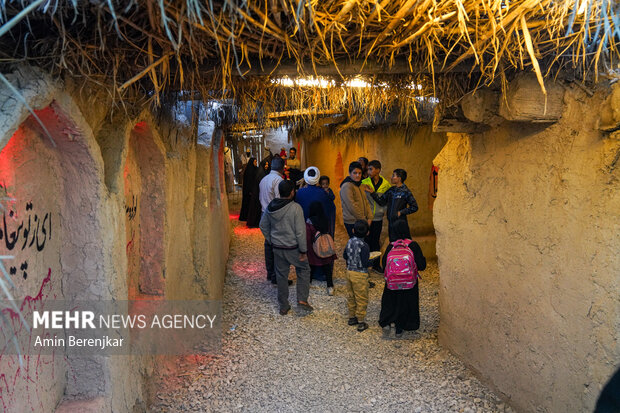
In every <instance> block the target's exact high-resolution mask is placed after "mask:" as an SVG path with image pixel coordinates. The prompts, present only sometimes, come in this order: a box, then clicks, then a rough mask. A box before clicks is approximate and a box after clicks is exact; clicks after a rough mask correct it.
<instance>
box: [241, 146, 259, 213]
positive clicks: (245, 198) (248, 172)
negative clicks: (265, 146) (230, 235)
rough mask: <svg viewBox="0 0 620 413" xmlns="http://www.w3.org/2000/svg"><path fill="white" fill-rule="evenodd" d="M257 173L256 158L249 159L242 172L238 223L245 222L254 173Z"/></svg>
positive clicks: (254, 178)
mask: <svg viewBox="0 0 620 413" xmlns="http://www.w3.org/2000/svg"><path fill="white" fill-rule="evenodd" d="M257 172H258V164H257V162H256V158H250V160H249V161H248V164H247V166H246V167H245V171H244V172H243V189H242V198H241V211H240V212H239V221H247V219H248V211H249V208H250V200H251V199H252V193H253V191H254V186H255V184H256V173H257Z"/></svg>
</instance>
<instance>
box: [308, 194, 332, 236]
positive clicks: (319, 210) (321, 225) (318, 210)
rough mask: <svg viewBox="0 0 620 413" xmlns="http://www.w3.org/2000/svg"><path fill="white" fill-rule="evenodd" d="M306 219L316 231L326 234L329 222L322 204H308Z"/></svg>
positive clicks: (316, 202) (315, 202)
mask: <svg viewBox="0 0 620 413" xmlns="http://www.w3.org/2000/svg"><path fill="white" fill-rule="evenodd" d="M308 219H309V220H310V222H311V223H312V225H313V226H314V228H316V229H317V231H319V232H322V233H323V234H327V232H328V231H329V221H328V220H327V216H326V215H325V211H324V210H323V204H321V203H320V202H319V201H314V202H312V203H311V204H310V209H309V211H308Z"/></svg>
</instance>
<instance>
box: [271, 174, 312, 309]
mask: <svg viewBox="0 0 620 413" xmlns="http://www.w3.org/2000/svg"><path fill="white" fill-rule="evenodd" d="M278 193H279V195H280V197H279V198H275V199H274V200H272V201H271V202H270V203H269V204H268V205H267V208H266V209H265V212H264V213H263V216H262V218H261V220H260V230H261V232H262V233H263V235H264V236H265V240H266V241H267V242H269V245H271V247H272V249H273V255H274V268H275V276H276V282H277V284H278V304H279V305H280V314H281V315H286V314H287V313H288V312H289V310H290V309H291V306H290V304H289V302H288V273H289V269H290V266H291V265H293V266H294V267H295V270H296V271H297V308H298V309H300V310H303V311H306V312H311V311H312V310H313V308H312V306H311V305H310V304H308V295H309V292H310V266H309V265H308V256H307V254H306V253H307V251H308V240H307V239H306V223H305V220H304V213H303V211H302V210H301V207H300V206H299V204H297V203H296V202H295V201H293V198H294V197H295V185H294V184H293V183H292V182H291V181H282V182H280V183H279V184H278Z"/></svg>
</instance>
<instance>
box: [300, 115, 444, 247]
mask: <svg viewBox="0 0 620 413" xmlns="http://www.w3.org/2000/svg"><path fill="white" fill-rule="evenodd" d="M302 137H303V135H302ZM445 141H446V137H445V134H442V133H433V132H432V131H431V128H430V127H426V126H421V127H419V128H418V129H417V130H416V131H415V132H414V133H413V134H411V133H408V132H407V131H406V130H405V129H402V128H399V127H385V128H380V129H377V130H370V131H361V132H359V133H358V134H357V136H355V138H352V139H342V138H340V139H339V138H338V136H336V135H334V136H330V137H326V138H322V139H318V140H313V141H311V142H308V143H307V144H306V145H305V146H306V159H307V164H308V166H311V165H314V166H316V167H318V168H319V170H320V171H321V174H322V175H328V176H329V177H330V179H331V188H332V190H333V191H334V194H336V211H337V220H338V222H342V209H341V207H340V197H339V195H338V192H339V190H340V188H339V186H340V182H341V180H342V178H343V177H346V176H348V167H349V163H350V162H352V161H356V160H357V159H358V158H359V157H360V156H365V157H366V158H368V159H369V160H373V159H378V160H379V161H380V162H381V165H382V171H381V175H382V176H383V177H384V178H386V179H388V180H389V179H390V177H391V176H392V171H393V170H394V169H396V168H403V169H405V170H406V171H407V181H406V182H405V184H406V185H407V186H408V187H409V189H410V190H411V191H412V192H413V196H414V197H415V199H416V201H417V202H418V206H419V210H418V212H416V213H414V214H412V215H409V225H410V227H411V229H412V232H413V234H414V235H427V234H432V233H433V231H434V230H433V218H432V211H431V210H430V209H429V202H428V187H429V175H430V172H431V166H432V163H433V158H434V157H435V156H436V155H437V154H438V153H439V151H440V150H441V147H442V146H443V145H444V143H445ZM384 226H385V225H384Z"/></svg>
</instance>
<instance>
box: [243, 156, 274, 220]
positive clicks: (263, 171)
mask: <svg viewBox="0 0 620 413" xmlns="http://www.w3.org/2000/svg"><path fill="white" fill-rule="evenodd" d="M270 161H271V158H265V159H263V160H262V161H261V163H260V164H259V165H258V171H257V172H256V179H254V187H253V188H254V189H253V190H252V197H251V198H250V205H249V207H248V220H247V223H246V225H247V226H248V228H258V223H259V222H260V217H261V215H262V213H263V208H262V206H261V204H260V195H259V192H260V182H261V181H262V180H263V178H264V177H265V176H267V175H268V174H269V172H270V171H271V168H270Z"/></svg>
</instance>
